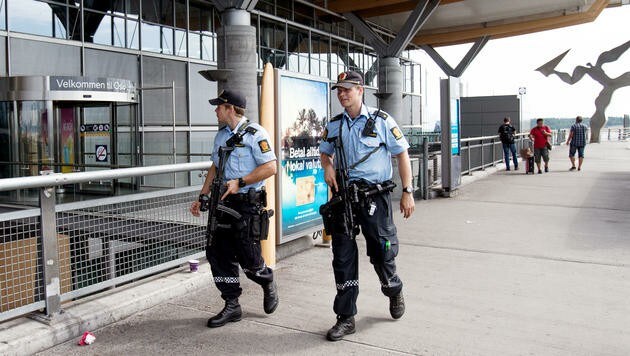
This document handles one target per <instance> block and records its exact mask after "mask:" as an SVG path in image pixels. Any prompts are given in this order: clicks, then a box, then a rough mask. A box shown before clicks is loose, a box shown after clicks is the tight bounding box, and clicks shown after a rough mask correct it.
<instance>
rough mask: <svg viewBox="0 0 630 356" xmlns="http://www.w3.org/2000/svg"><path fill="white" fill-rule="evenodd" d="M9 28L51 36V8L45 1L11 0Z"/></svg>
mask: <svg viewBox="0 0 630 356" xmlns="http://www.w3.org/2000/svg"><path fill="white" fill-rule="evenodd" d="M8 9H9V29H10V30H11V31H16V32H24V33H31V34H34V35H42V36H48V37H52V9H51V8H50V6H49V5H48V4H46V3H42V2H36V1H11V4H10V6H9V8H8Z"/></svg>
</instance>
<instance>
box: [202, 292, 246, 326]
mask: <svg viewBox="0 0 630 356" xmlns="http://www.w3.org/2000/svg"><path fill="white" fill-rule="evenodd" d="M241 315H242V312H241V305H240V304H238V299H229V300H226V301H225V306H224V307H223V310H221V311H220V312H219V314H217V315H215V316H213V317H212V318H210V319H208V324H207V325H208V327H209V328H218V327H219V326H223V325H225V324H227V323H229V322H231V321H239V320H241Z"/></svg>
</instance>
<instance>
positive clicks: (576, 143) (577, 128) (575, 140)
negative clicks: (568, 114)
mask: <svg viewBox="0 0 630 356" xmlns="http://www.w3.org/2000/svg"><path fill="white" fill-rule="evenodd" d="M582 121H583V120H582V116H578V117H576V118H575V123H574V124H573V125H571V131H570V132H569V137H568V138H567V145H569V160H570V161H571V168H569V170H570V171H574V170H575V169H576V167H575V153H576V152H577V154H578V166H577V170H578V171H581V170H582V163H584V148H585V147H586V130H587V127H586V125H584V124H583V123H582Z"/></svg>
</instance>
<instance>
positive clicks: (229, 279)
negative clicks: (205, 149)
mask: <svg viewBox="0 0 630 356" xmlns="http://www.w3.org/2000/svg"><path fill="white" fill-rule="evenodd" d="M210 104H212V105H216V109H215V112H216V114H217V118H218V121H219V125H220V126H222V128H221V129H220V130H219V132H218V133H217V135H216V137H215V140H214V147H213V153H212V161H213V162H214V163H215V164H213V165H212V166H211V167H210V169H208V175H207V176H206V179H205V182H204V184H203V187H202V189H201V194H202V195H204V194H205V195H207V194H208V193H209V192H210V186H211V184H212V181H213V179H214V177H215V175H216V174H217V171H216V170H217V164H218V162H219V148H220V147H221V146H226V142H227V141H228V139H230V138H231V137H233V136H234V135H237V134H239V135H242V140H241V142H240V143H237V144H236V145H235V148H234V151H232V153H231V154H230V155H229V158H228V160H227V162H226V163H224V167H225V170H224V177H225V179H224V182H225V193H224V194H223V196H222V197H221V200H222V201H223V202H224V204H225V205H226V206H227V207H229V208H231V209H234V210H236V211H237V212H239V213H240V214H241V215H242V217H243V218H242V221H234V219H233V218H232V217H230V216H223V217H221V216H219V224H218V228H217V232H216V234H215V236H214V238H213V239H212V243H211V245H210V246H209V247H207V248H206V257H207V258H208V261H209V262H210V267H211V269H212V275H213V277H214V283H215V285H216V286H217V288H218V289H219V291H221V298H223V300H225V307H224V308H223V310H221V311H220V312H219V313H218V314H217V315H215V316H213V317H212V318H210V319H209V320H208V323H207V326H208V327H211V328H213V327H219V326H223V325H225V324H226V323H228V322H234V321H239V320H241V315H242V312H241V306H240V305H239V302H238V297H239V296H240V295H241V292H242V289H241V287H240V280H239V264H240V266H241V267H242V268H243V271H244V272H245V275H246V276H247V278H249V279H251V280H252V281H254V282H255V283H257V284H259V285H260V286H262V288H263V293H264V299H263V308H264V310H265V312H266V313H267V314H271V313H273V312H274V311H275V310H276V307H277V306H278V291H277V286H276V283H275V281H274V278H273V271H272V269H271V268H269V267H268V266H266V265H265V262H264V260H263V258H262V255H261V248H260V241H259V239H260V236H255V235H257V232H258V234H259V231H260V226H256V225H257V224H260V223H261V222H260V218H257V215H259V212H260V208H261V204H262V199H265V197H264V190H263V185H264V180H265V179H266V178H268V177H270V176H272V175H274V174H276V171H277V167H276V155H275V154H274V152H273V150H272V149H271V146H270V144H269V134H268V133H267V131H265V129H264V128H263V127H262V126H260V125H259V124H257V123H253V122H249V121H248V119H247V118H246V117H245V116H244V112H245V108H246V101H245V97H244V96H243V95H241V94H240V93H238V92H236V91H233V90H224V91H223V92H221V94H220V95H219V96H218V97H217V98H215V99H212V100H210ZM199 208H200V202H199V201H196V202H193V203H192V206H191V208H190V211H191V213H192V214H193V215H195V216H200V213H199ZM262 238H266V235H265V236H263V237H262Z"/></svg>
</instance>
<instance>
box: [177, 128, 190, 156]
mask: <svg viewBox="0 0 630 356" xmlns="http://www.w3.org/2000/svg"><path fill="white" fill-rule="evenodd" d="M175 136H176V140H177V141H176V142H175V144H176V146H177V148H176V150H177V151H176V152H177V154H178V155H182V154H183V155H185V156H186V157H188V132H185V131H178V132H177V133H175Z"/></svg>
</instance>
